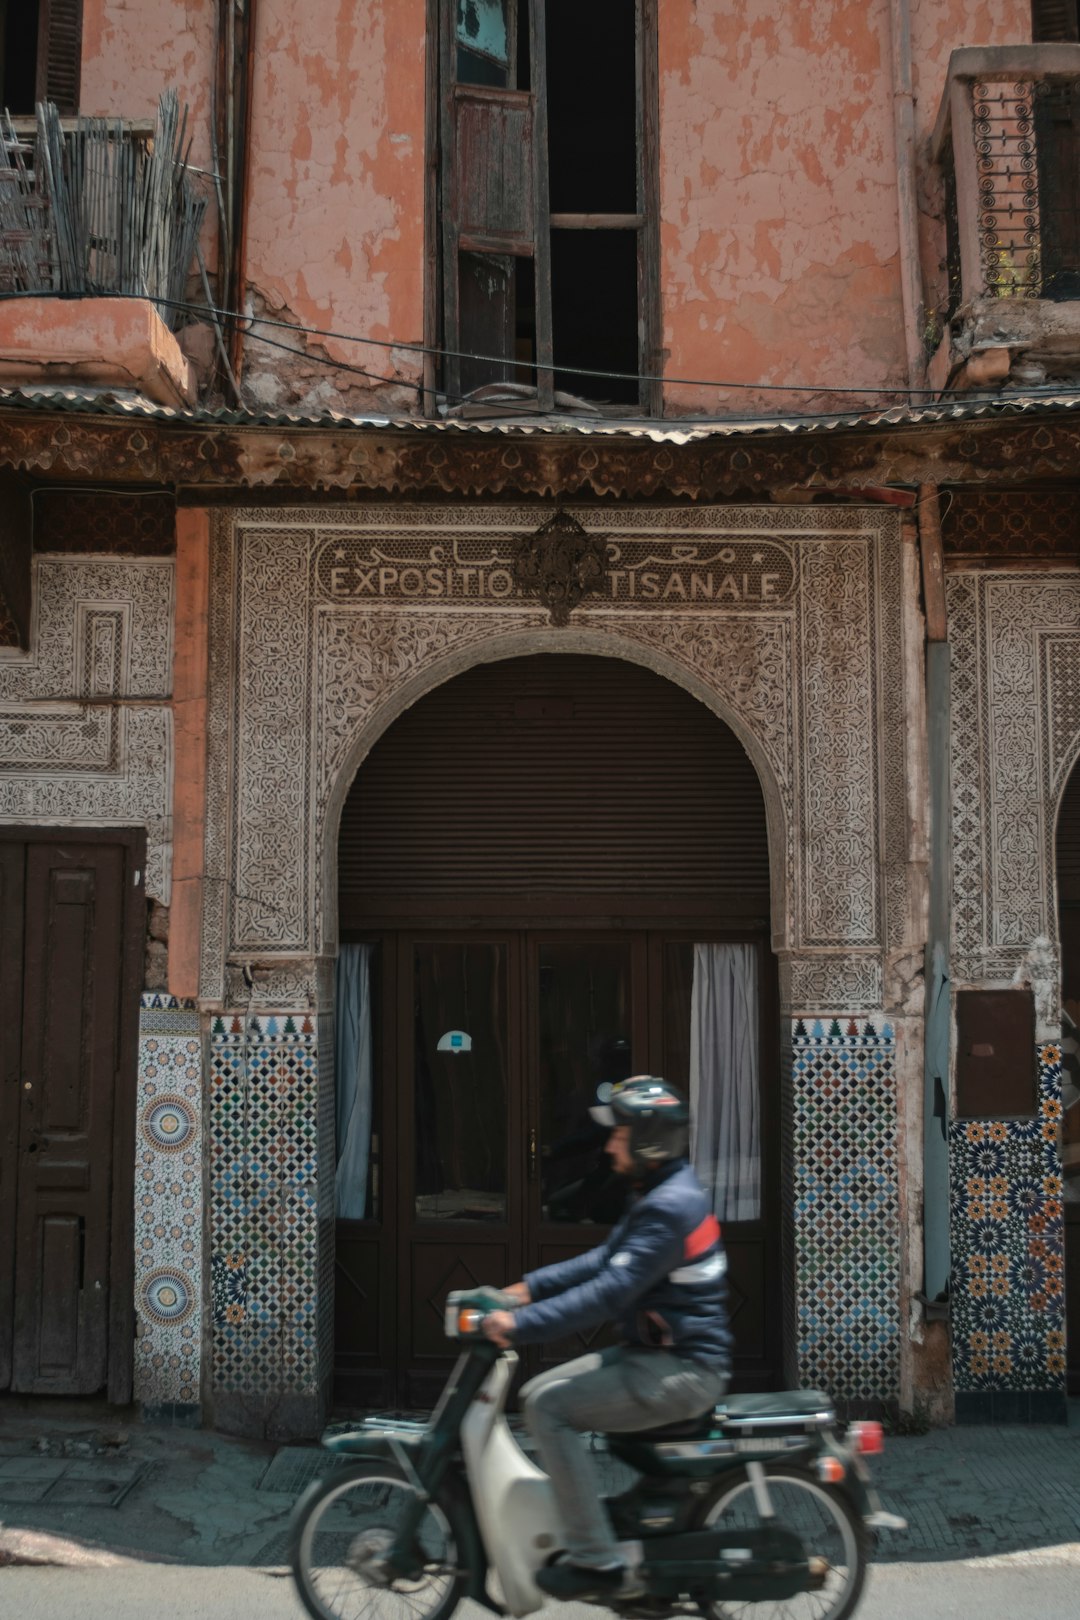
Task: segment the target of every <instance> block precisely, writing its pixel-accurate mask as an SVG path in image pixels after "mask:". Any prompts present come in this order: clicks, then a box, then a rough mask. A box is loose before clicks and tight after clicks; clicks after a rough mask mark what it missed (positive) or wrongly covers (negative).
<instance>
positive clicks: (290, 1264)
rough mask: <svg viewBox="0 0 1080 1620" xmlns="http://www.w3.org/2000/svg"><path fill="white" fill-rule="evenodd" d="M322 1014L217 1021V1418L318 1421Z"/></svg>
mask: <svg viewBox="0 0 1080 1620" xmlns="http://www.w3.org/2000/svg"><path fill="white" fill-rule="evenodd" d="M315 1023H316V1021H315V1017H314V1015H312V1014H309V1013H295V1014H293V1015H289V1014H282V1015H278V1016H270V1015H263V1014H260V1015H255V1016H247V1015H246V1014H244V1013H236V1014H228V1015H226V1016H224V1017H221V1018H218V1019H215V1021H214V1023H213V1027H212V1031H211V1037H210V1121H211V1150H210V1187H211V1203H212V1213H211V1249H212V1260H211V1265H212V1295H213V1398H214V1420H215V1423H216V1424H217V1425H218V1426H219V1427H222V1428H230V1429H234V1430H240V1431H243V1432H251V1433H269V1434H282V1435H285V1434H301V1433H312V1432H314V1431H315V1429H316V1428H317V1426H318V1423H319V1421H320V1404H321V1403H320V1378H319V1372H320V1355H319V1348H320V1347H319V1333H318V1296H319V1287H318V1282H319V1275H318V1267H319V1209H318V1169H319V1167H318V1164H317V1151H316V1149H317V1137H318V1116H319V1096H318V1058H317V1045H316V1031H315ZM331 1173H332V1165H331ZM326 1348H327V1349H328V1348H329V1347H326Z"/></svg>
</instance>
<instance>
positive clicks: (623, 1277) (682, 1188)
mask: <svg viewBox="0 0 1080 1620" xmlns="http://www.w3.org/2000/svg"><path fill="white" fill-rule="evenodd" d="M524 1280H525V1282H526V1283H527V1284H528V1288H529V1293H530V1294H531V1295H532V1303H531V1304H529V1305H523V1306H522V1307H521V1308H520V1310H517V1311H515V1312H514V1331H513V1334H512V1338H513V1342H514V1343H515V1344H544V1343H546V1342H547V1341H548V1340H549V1339H562V1338H565V1337H566V1336H567V1335H568V1334H571V1333H584V1332H587V1331H588V1330H589V1329H590V1328H595V1327H599V1326H600V1324H601V1323H603V1322H609V1321H612V1320H618V1322H619V1324H620V1326H621V1328H622V1336H623V1341H624V1342H625V1343H627V1344H641V1345H653V1346H661V1345H662V1346H664V1347H666V1348H669V1349H671V1350H674V1351H675V1352H676V1353H677V1354H679V1355H682V1356H691V1357H692V1358H693V1359H694V1360H695V1361H701V1362H704V1363H706V1364H707V1365H708V1366H710V1367H715V1368H717V1369H718V1370H721V1371H727V1370H728V1369H730V1367H731V1330H730V1328H729V1326H728V1316H727V1257H726V1255H725V1254H724V1245H723V1243H722V1242H721V1240H720V1228H719V1226H718V1225H717V1222H716V1220H715V1218H714V1216H713V1214H712V1210H711V1209H710V1206H709V1201H708V1199H707V1198H706V1196H705V1193H704V1192H703V1191H702V1188H701V1184H700V1182H699V1181H698V1179H697V1177H696V1176H695V1174H694V1172H693V1170H691V1168H690V1166H689V1165H688V1164H687V1162H686V1160H685V1159H677V1160H676V1161H675V1162H674V1163H673V1164H666V1165H663V1166H662V1167H661V1168H660V1169H659V1170H655V1171H653V1172H652V1174H651V1175H649V1176H648V1177H646V1179H645V1180H644V1181H643V1182H642V1183H641V1185H640V1189H639V1191H638V1194H637V1196H636V1197H635V1198H634V1200H633V1202H632V1203H631V1205H630V1207H629V1209H628V1210H627V1212H626V1214H625V1215H624V1216H623V1218H622V1220H621V1221H620V1222H619V1224H618V1225H617V1226H615V1227H613V1229H612V1232H611V1236H610V1237H609V1238H608V1240H607V1242H606V1243H601V1244H600V1245H599V1246H598V1247H597V1248H595V1249H590V1250H589V1252H588V1253H587V1254H581V1255H577V1256H576V1257H575V1258H574V1259H572V1260H563V1261H560V1262H559V1263H558V1264H556V1265H553V1266H544V1267H543V1268H542V1269H541V1270H539V1271H533V1272H530V1274H529V1275H528V1276H527V1277H526V1278H525V1279H524Z"/></svg>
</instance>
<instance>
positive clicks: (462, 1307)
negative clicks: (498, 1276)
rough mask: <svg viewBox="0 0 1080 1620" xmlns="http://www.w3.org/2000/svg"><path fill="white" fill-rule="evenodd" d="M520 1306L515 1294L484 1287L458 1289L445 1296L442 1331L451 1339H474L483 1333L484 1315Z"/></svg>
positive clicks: (511, 1309) (485, 1285)
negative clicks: (481, 1331)
mask: <svg viewBox="0 0 1080 1620" xmlns="http://www.w3.org/2000/svg"><path fill="white" fill-rule="evenodd" d="M520 1304H521V1301H520V1300H519V1299H518V1298H517V1296H516V1295H514V1294H505V1293H503V1291H502V1289H501V1288H492V1287H490V1286H489V1285H488V1284H486V1283H485V1284H483V1285H482V1286H481V1287H479V1288H455V1289H453V1290H452V1291H451V1292H450V1293H449V1294H447V1296H446V1310H445V1313H444V1316H443V1329H444V1331H445V1333H446V1337H447V1338H448V1339H471V1338H473V1337H474V1336H475V1335H476V1334H478V1333H479V1332H480V1330H481V1324H482V1322H483V1320H484V1317H485V1316H489V1315H490V1314H491V1312H492V1311H513V1310H516V1309H517V1307H518V1306H519V1305H520Z"/></svg>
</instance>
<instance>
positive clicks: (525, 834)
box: [339, 656, 769, 927]
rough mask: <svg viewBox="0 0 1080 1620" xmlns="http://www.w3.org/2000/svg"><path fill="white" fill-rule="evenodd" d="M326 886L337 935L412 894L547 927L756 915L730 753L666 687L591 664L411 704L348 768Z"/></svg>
mask: <svg viewBox="0 0 1080 1620" xmlns="http://www.w3.org/2000/svg"><path fill="white" fill-rule="evenodd" d="M339 874H340V893H341V920H342V924H343V926H346V927H348V926H349V925H350V924H353V925H355V924H358V923H360V922H361V921H362V919H363V917H364V916H365V915H368V916H370V915H372V914H373V913H381V914H385V913H387V912H388V911H389V912H392V911H394V910H395V909H396V907H397V906H398V905H399V904H400V903H402V902H403V901H405V900H407V899H410V898H411V901H412V904H411V906H410V908H409V909H410V910H411V911H413V912H414V913H415V911H416V910H417V907H418V905H423V904H425V903H426V904H427V905H429V906H435V907H436V909H437V908H438V904H439V902H440V900H441V901H442V902H443V903H444V904H445V903H446V902H448V901H450V900H453V901H454V903H455V911H456V912H459V913H460V912H461V909H462V906H463V905H469V906H471V907H472V908H473V910H474V913H476V912H480V913H481V914H483V911H484V908H485V905H488V906H489V914H491V908H490V902H492V901H495V900H500V901H502V902H505V901H507V900H508V899H509V897H511V896H517V897H520V898H521V900H522V905H521V907H520V909H521V911H522V912H530V911H531V912H546V913H548V914H551V913H552V912H553V911H554V910H557V909H558V908H559V906H560V904H562V905H563V909H567V907H569V909H571V910H572V909H574V905H575V904H576V905H577V907H578V908H579V909H581V908H584V909H585V910H588V909H589V907H590V906H591V907H592V909H593V910H594V911H595V912H596V913H597V914H600V913H605V914H608V915H612V914H615V913H619V914H626V915H631V914H637V915H640V914H642V913H649V914H654V915H658V916H669V917H670V916H675V915H676V914H679V913H680V912H681V913H682V914H683V915H686V916H699V915H701V914H702V911H703V910H704V909H707V910H708V912H709V914H710V915H711V916H712V917H714V918H716V919H717V920H720V919H722V918H724V917H730V918H732V919H733V920H734V919H738V918H742V919H749V918H751V917H752V918H754V919H756V920H757V921H761V922H763V921H764V920H765V919H767V917H768V913H769V866H768V849H767V841H766V829H765V810H764V802H763V799H762V794H761V788H760V785H759V783H758V779H757V776H756V774H755V771H754V768H753V766H752V765H751V763H750V760H749V759H748V757H747V755H746V753H745V752H744V750H743V748H742V745H741V744H740V743H739V741H738V739H737V738H736V737H735V735H734V733H733V732H732V731H730V730H729V728H728V727H727V726H725V725H724V724H723V723H722V722H721V721H719V720H718V719H717V718H716V716H715V715H713V714H712V713H711V712H710V711H709V710H707V709H706V708H705V707H704V705H703V704H701V703H699V702H697V701H696V700H695V699H694V698H692V697H690V696H689V695H688V694H687V693H686V692H684V691H683V690H682V689H681V688H680V687H677V686H675V685H674V684H672V683H671V682H670V681H666V680H664V679H663V678H662V677H660V676H658V675H655V674H653V673H652V672H651V671H649V670H645V669H641V668H638V667H637V666H636V665H632V664H628V663H623V662H620V661H618V660H614V659H606V658H590V657H579V656H541V657H533V658H518V659H513V660H509V661H506V662H502V663H495V664H486V665H482V666H480V667H478V668H476V669H473V670H470V671H469V672H468V673H467V674H464V675H461V676H458V677H457V678H456V679H454V680H451V681H448V682H447V683H446V684H445V685H444V686H441V687H439V688H438V689H437V690H436V691H434V692H432V693H431V694H430V695H429V696H428V697H426V698H424V699H422V700H421V701H420V702H419V703H417V704H416V706H415V707H414V708H413V709H411V710H410V711H409V712H408V713H407V714H405V715H404V716H403V717H402V718H401V719H400V720H399V721H398V722H397V723H396V724H395V725H393V726H392V727H391V728H390V730H389V731H388V732H387V733H386V735H385V736H384V737H383V738H382V739H381V740H380V741H379V742H378V743H377V744H376V746H375V747H374V749H373V750H372V752H371V754H370V755H369V757H368V759H367V760H366V761H365V762H364V764H363V765H362V766H361V768H360V771H359V773H358V775H357V778H356V781H355V782H354V784H353V787H352V790H351V792H350V794H349V797H348V800H347V802H346V805H345V808H344V812H343V816H342V823H341V834H340V843H339ZM505 909H506V906H505V904H499V905H497V906H495V907H494V911H497V912H499V913H502V912H504V911H505Z"/></svg>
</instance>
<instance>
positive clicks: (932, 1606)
mask: <svg viewBox="0 0 1080 1620" xmlns="http://www.w3.org/2000/svg"><path fill="white" fill-rule="evenodd" d="M1078 1590H1080V1546H1076V1545H1074V1546H1073V1547H1071V1548H1069V1549H1059V1550H1055V1551H1050V1552H1043V1553H1038V1554H1014V1555H1011V1556H1007V1557H1005V1558H1003V1559H960V1560H952V1561H949V1560H947V1561H944V1562H940V1563H938V1562H924V1563H918V1564H911V1563H904V1564H887V1565H884V1566H879V1567H876V1568H875V1569H874V1570H873V1571H872V1573H871V1581H870V1585H869V1587H868V1589H867V1594H866V1597H865V1599H864V1601H863V1603H862V1606H861V1607H860V1609H859V1610H858V1615H859V1620H912V1617H913V1616H918V1620H953V1617H962V1620H971V1617H974V1616H978V1620H1076V1614H1077V1592H1078ZM458 1612H459V1615H460V1617H461V1620H484V1614H485V1611H484V1610H483V1609H481V1608H479V1607H477V1605H475V1604H471V1603H469V1604H465V1605H464V1606H463V1607H462V1609H461V1610H460V1611H458ZM604 1612H605V1611H603V1610H601V1609H596V1608H592V1607H590V1606H588V1605H585V1604H576V1605H573V1606H567V1607H565V1608H562V1609H560V1610H558V1611H556V1610H554V1609H552V1610H547V1611H545V1616H546V1617H547V1620H555V1617H556V1615H558V1620H604ZM304 1613H305V1611H304V1610H303V1609H302V1608H301V1606H300V1603H299V1602H298V1600H297V1598H296V1597H295V1596H294V1594H293V1591H292V1585H291V1582H290V1581H289V1580H288V1579H286V1578H284V1577H275V1576H268V1575H266V1574H262V1573H259V1572H257V1571H252V1570H244V1569H177V1568H175V1567H165V1566H161V1565H156V1566H155V1565H136V1566H134V1567H132V1568H125V1569H122V1570H92V1571H84V1572H75V1571H73V1570H61V1569H9V1570H5V1571H2V1572H0V1614H3V1615H4V1616H5V1620H7V1617H8V1616H9V1615H10V1616H11V1617H12V1620H15V1617H18V1620H145V1617H147V1616H149V1617H152V1620H252V1617H254V1616H257V1617H258V1620H299V1617H300V1616H301V1615H303V1614H304ZM489 1620H490V1617H489Z"/></svg>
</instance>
